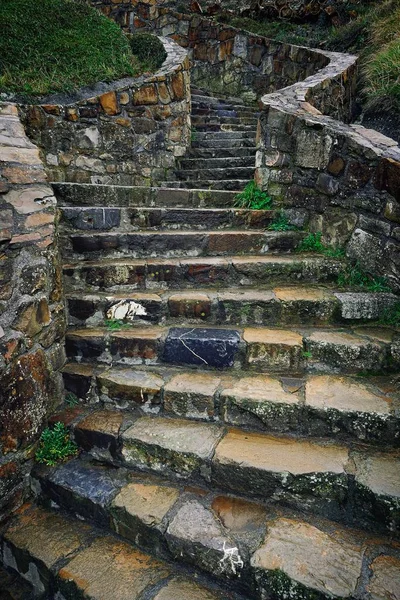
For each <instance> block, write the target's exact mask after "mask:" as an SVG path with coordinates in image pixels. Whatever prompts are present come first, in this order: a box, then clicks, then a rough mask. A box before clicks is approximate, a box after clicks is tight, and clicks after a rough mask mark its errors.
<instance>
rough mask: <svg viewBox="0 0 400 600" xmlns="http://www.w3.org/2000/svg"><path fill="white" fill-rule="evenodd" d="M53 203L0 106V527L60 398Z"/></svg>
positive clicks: (28, 148)
mask: <svg viewBox="0 0 400 600" xmlns="http://www.w3.org/2000/svg"><path fill="white" fill-rule="evenodd" d="M55 221H56V199H55V197H54V196H53V191H52V189H51V187H50V186H49V185H48V184H47V182H46V175H45V172H44V169H43V166H42V164H41V161H40V158H39V152H38V149H37V148H36V147H35V146H34V145H33V144H32V143H31V142H30V141H29V140H28V139H27V138H26V136H25V132H24V129H23V127H22V125H21V122H20V120H19V118H18V113H17V108H16V106H15V105H12V104H4V103H2V104H0V521H1V519H2V518H3V517H4V516H5V515H6V514H7V513H8V512H9V511H10V510H13V509H14V508H16V507H17V506H18V505H19V504H21V502H22V501H23V497H24V490H25V489H26V485H25V484H26V476H27V473H28V472H29V469H30V466H31V459H32V444H33V443H34V442H35V441H36V440H37V438H38V435H39V434H40V432H41V429H42V426H43V423H44V422H45V421H46V418H47V416H48V415H49V414H50V413H51V412H52V410H53V409H54V407H55V406H56V405H57V404H58V403H59V402H60V400H61V398H62V396H61V392H62V379H61V376H60V374H59V372H58V370H59V369H60V368H61V367H62V365H63V363H64V346H63V337H64V328H65V318H64V305H63V296H62V284H61V268H60V262H59V259H58V255H57V246H56V238H55Z"/></svg>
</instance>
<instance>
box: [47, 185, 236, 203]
mask: <svg viewBox="0 0 400 600" xmlns="http://www.w3.org/2000/svg"><path fill="white" fill-rule="evenodd" d="M246 183H247V182H246ZM52 186H53V188H54V191H55V194H56V196H57V204H58V206H61V207H62V206H79V207H83V206H88V207H90V208H93V207H96V206H97V207H102V208H103V207H111V206H116V207H132V208H138V207H145V208H150V207H155V208H168V207H170V208H178V207H179V208H206V207H214V208H225V207H226V208H232V206H233V203H234V200H235V196H236V193H235V192H231V191H224V190H215V191H214V190H211V191H210V190H208V189H203V190H201V189H193V190H179V189H178V190H177V189H173V188H170V187H168V186H167V187H157V188H149V187H143V186H136V187H129V186H122V185H98V184H92V183H52Z"/></svg>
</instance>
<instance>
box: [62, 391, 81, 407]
mask: <svg viewBox="0 0 400 600" xmlns="http://www.w3.org/2000/svg"><path fill="white" fill-rule="evenodd" d="M65 404H67V405H68V406H77V405H78V404H79V398H78V396H77V395H76V394H74V393H73V392H68V393H67V394H65Z"/></svg>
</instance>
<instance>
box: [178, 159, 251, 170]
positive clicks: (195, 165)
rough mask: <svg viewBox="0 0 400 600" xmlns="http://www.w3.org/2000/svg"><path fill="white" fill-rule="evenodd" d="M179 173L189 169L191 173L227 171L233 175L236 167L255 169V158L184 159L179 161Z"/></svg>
mask: <svg viewBox="0 0 400 600" xmlns="http://www.w3.org/2000/svg"><path fill="white" fill-rule="evenodd" d="M178 166H179V171H180V170H182V169H185V170H186V169H187V170H189V171H190V172H193V171H198V170H199V169H200V170H201V171H204V170H210V169H211V170H216V171H217V172H219V171H220V170H221V169H227V170H228V173H232V171H233V169H234V167H236V168H237V167H251V168H252V169H253V171H254V169H255V156H254V155H253V156H239V157H227V158H226V157H221V156H217V157H215V158H199V157H197V158H183V159H180V160H179V161H178Z"/></svg>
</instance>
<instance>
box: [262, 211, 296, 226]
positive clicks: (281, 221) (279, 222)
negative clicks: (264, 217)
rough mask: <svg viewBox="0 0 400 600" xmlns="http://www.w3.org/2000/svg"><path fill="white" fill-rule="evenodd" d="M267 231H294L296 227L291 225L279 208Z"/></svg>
mask: <svg viewBox="0 0 400 600" xmlns="http://www.w3.org/2000/svg"><path fill="white" fill-rule="evenodd" d="M268 229H269V231H296V230H297V229H298V228H297V227H296V226H295V225H291V223H289V220H288V218H287V216H286V215H285V213H284V211H283V210H281V211H279V213H278V214H277V216H276V217H275V219H274V220H273V221H272V223H271V225H270V226H269V227H268Z"/></svg>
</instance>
